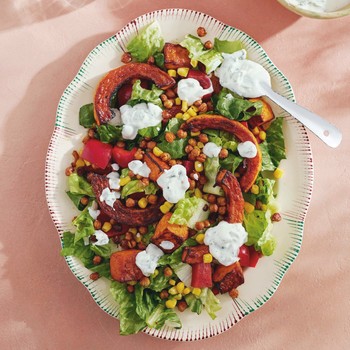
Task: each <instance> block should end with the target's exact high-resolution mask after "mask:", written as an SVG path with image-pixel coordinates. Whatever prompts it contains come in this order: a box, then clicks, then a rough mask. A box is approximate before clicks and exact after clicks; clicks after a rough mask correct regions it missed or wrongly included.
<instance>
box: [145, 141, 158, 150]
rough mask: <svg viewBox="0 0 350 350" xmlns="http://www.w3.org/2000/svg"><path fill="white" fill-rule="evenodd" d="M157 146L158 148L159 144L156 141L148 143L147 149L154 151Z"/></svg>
mask: <svg viewBox="0 0 350 350" xmlns="http://www.w3.org/2000/svg"><path fill="white" fill-rule="evenodd" d="M156 146H157V143H156V142H155V141H149V142H147V148H149V149H153V148H154V147H156Z"/></svg>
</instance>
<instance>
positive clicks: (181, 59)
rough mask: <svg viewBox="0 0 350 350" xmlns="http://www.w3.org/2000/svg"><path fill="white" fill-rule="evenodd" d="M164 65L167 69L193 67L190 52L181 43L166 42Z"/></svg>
mask: <svg viewBox="0 0 350 350" xmlns="http://www.w3.org/2000/svg"><path fill="white" fill-rule="evenodd" d="M163 52H164V66H165V68H166V69H177V68H181V67H188V68H189V67H191V59H190V57H189V52H188V50H187V49H186V48H185V47H182V46H181V45H179V44H171V43H166V44H165V45H164V49H163Z"/></svg>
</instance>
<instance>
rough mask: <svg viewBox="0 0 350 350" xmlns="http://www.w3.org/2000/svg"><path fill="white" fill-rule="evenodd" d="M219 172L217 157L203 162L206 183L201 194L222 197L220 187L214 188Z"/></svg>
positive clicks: (222, 192) (222, 193)
mask: <svg viewBox="0 0 350 350" xmlns="http://www.w3.org/2000/svg"><path fill="white" fill-rule="evenodd" d="M219 170H220V162H219V157H212V158H209V157H208V158H207V159H206V160H205V162H204V172H205V177H206V178H207V182H206V183H205V184H204V186H203V192H205V193H211V194H215V195H217V196H223V195H224V191H223V190H222V188H221V187H220V186H216V185H215V183H216V176H217V175H218V172H219Z"/></svg>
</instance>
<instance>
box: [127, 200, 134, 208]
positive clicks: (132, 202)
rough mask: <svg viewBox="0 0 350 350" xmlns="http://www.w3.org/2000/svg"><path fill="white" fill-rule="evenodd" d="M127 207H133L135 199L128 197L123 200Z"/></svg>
mask: <svg viewBox="0 0 350 350" xmlns="http://www.w3.org/2000/svg"><path fill="white" fill-rule="evenodd" d="M125 205H126V206H127V208H133V207H134V206H135V205H136V201H135V200H134V199H132V198H128V199H127V200H126V202H125Z"/></svg>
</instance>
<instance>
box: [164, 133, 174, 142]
mask: <svg viewBox="0 0 350 350" xmlns="http://www.w3.org/2000/svg"><path fill="white" fill-rule="evenodd" d="M175 139H176V136H175V134H174V133H172V132H166V133H165V140H166V141H167V142H169V143H172V142H174V140H175Z"/></svg>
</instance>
